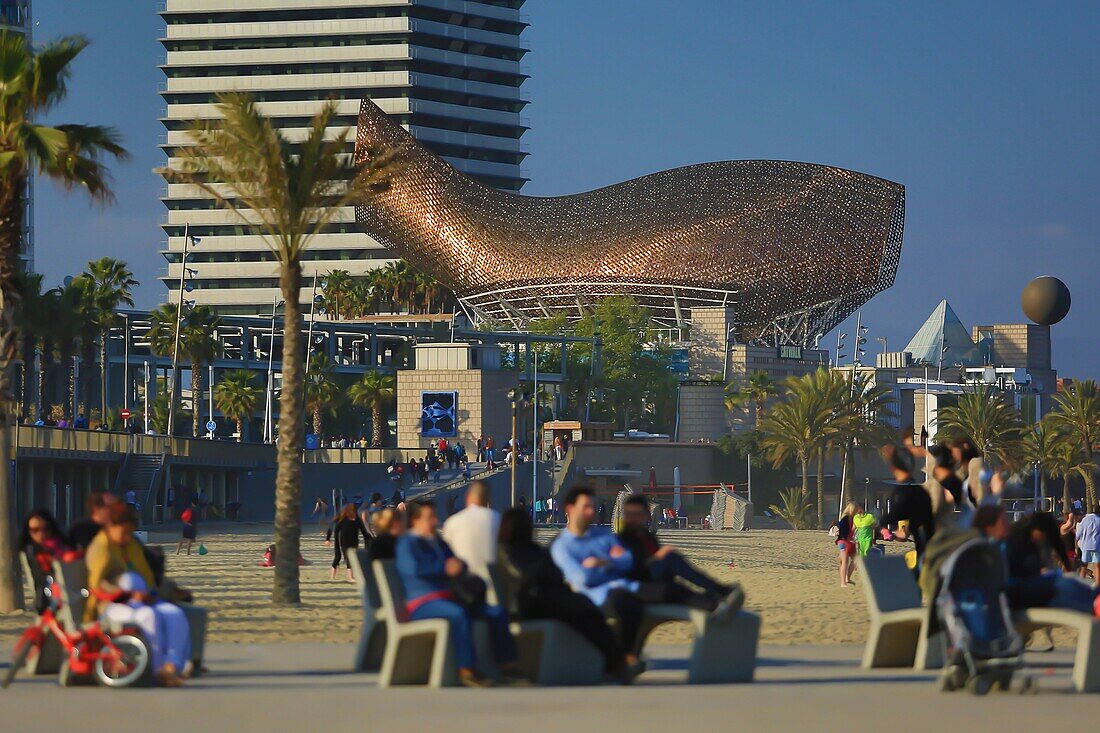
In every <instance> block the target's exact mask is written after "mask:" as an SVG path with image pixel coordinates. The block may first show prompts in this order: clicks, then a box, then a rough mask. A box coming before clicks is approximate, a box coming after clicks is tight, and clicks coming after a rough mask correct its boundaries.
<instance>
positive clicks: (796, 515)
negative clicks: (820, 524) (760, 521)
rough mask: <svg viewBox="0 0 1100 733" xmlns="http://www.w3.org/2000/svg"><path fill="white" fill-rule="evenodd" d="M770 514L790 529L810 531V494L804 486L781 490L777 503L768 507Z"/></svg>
mask: <svg viewBox="0 0 1100 733" xmlns="http://www.w3.org/2000/svg"><path fill="white" fill-rule="evenodd" d="M769 508H770V509H771V512H772V514H774V515H775V516H777V517H779V518H780V519H782V520H783V521H784V522H786V523H787V524H789V525H791V529H810V528H812V527H813V526H814V524H813V521H814V519H813V511H814V508H813V505H812V504H811V503H810V492H809V491H808V490H807V489H806V487H805V486H791V487H790V488H786V489H781V490H780V492H779V503H778V504H772V505H771V506H770V507H769Z"/></svg>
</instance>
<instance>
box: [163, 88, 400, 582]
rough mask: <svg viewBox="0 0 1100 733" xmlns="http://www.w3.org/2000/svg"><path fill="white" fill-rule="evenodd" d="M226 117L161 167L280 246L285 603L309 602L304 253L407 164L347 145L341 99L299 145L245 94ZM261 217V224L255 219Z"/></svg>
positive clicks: (207, 125) (279, 549) (280, 563)
mask: <svg viewBox="0 0 1100 733" xmlns="http://www.w3.org/2000/svg"><path fill="white" fill-rule="evenodd" d="M217 108H218V112H219V114H220V119H217V120H202V121H198V122H196V123H195V124H194V125H193V126H192V127H191V137H192V139H193V141H194V143H195V144H194V145H191V146H187V147H184V148H182V149H181V150H180V151H179V153H178V158H177V160H178V167H176V168H168V169H162V171H161V172H162V174H163V175H164V176H165V178H166V179H167V180H169V181H171V182H178V183H190V184H193V185H195V186H197V187H199V189H201V190H202V191H203V192H204V193H205V194H206V195H208V196H210V197H211V198H213V199H214V200H215V201H216V202H217V203H219V204H220V205H222V206H225V207H227V208H229V209H231V210H232V211H234V212H236V213H237V214H238V215H239V216H240V218H241V219H242V221H244V222H245V223H246V224H248V225H249V226H252V227H253V228H254V229H255V231H256V232H257V234H259V235H260V236H261V237H263V238H264V239H265V240H266V242H267V244H268V245H269V246H270V247H271V248H272V250H273V251H274V252H275V253H276V256H277V257H278V260H279V286H280V289H281V290H282V298H283V300H284V301H285V302H286V311H285V315H284V318H283V323H284V324H285V327H284V332H283V354H282V372H283V389H282V391H281V393H280V395H279V400H280V414H279V442H278V470H277V473H276V479H275V552H276V563H275V582H274V588H273V593H272V600H273V601H274V603H276V604H297V603H300V602H301V592H300V589H299V582H298V578H299V571H298V555H299V546H300V541H301V529H302V527H301V507H300V505H301V479H302V465H301V451H302V439H303V424H302V401H303V397H304V395H303V390H302V386H303V385H302V380H303V374H302V372H303V369H302V356H303V354H304V350H303V348H302V333H301V312H300V305H299V299H300V297H301V286H302V265H301V258H302V253H303V252H304V250H305V249H306V247H308V246H309V244H310V242H311V241H312V239H313V238H314V236H316V235H317V234H318V233H320V232H323V231H324V230H325V228H326V227H327V226H328V225H329V223H331V222H332V220H333V218H334V217H335V216H336V215H337V212H339V211H340V210H341V209H342V207H344V206H347V205H351V204H356V203H361V202H363V201H365V200H367V199H368V198H370V197H371V196H372V195H374V194H376V193H379V192H381V191H384V190H385V189H387V188H388V187H389V181H390V177H391V176H392V174H393V172H394V171H395V170H396V168H397V166H398V165H399V160H400V153H399V152H398V151H397V150H393V149H368V150H361V151H359V152H358V153H357V158H359V160H357V161H356V163H355V164H354V165H353V164H351V163H350V162H349V161H348V160H347V156H346V155H345V153H344V150H345V148H346V147H347V142H348V133H349V131H348V130H347V129H346V128H344V129H340V130H337V131H336V133H335V134H332V130H331V129H330V128H331V126H332V122H333V117H334V116H335V115H336V104H335V103H334V102H329V103H326V104H325V105H324V106H323V107H322V108H321V111H320V112H318V113H317V114H316V115H315V116H314V117H313V119H312V121H311V122H310V125H309V132H308V133H307V134H306V136H305V139H304V140H302V141H301V142H299V143H292V142H290V141H289V140H287V138H286V137H284V136H283V133H282V131H281V130H280V129H278V128H277V127H276V126H275V124H274V123H273V122H272V121H271V120H270V119H269V118H267V117H266V116H264V114H263V113H262V112H261V111H260V108H259V107H258V106H257V104H256V102H255V101H253V100H252V98H251V97H249V96H248V95H246V94H241V93H236V92H230V93H225V94H221V95H219V96H218V105H217ZM253 222H255V224H253Z"/></svg>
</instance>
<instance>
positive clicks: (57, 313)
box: [48, 278, 91, 415]
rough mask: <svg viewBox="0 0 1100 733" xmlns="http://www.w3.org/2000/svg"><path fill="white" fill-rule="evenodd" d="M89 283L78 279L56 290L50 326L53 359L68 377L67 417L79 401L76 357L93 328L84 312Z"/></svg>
mask: <svg viewBox="0 0 1100 733" xmlns="http://www.w3.org/2000/svg"><path fill="white" fill-rule="evenodd" d="M86 287H87V281H86V280H82V279H80V278H75V279H74V280H73V281H72V282H70V283H69V284H68V285H66V286H64V287H62V288H57V289H55V292H56V293H57V295H56V299H55V300H54V302H53V311H52V313H51V314H50V315H51V319H52V320H51V322H50V326H49V331H48V333H49V336H50V341H51V343H52V345H53V352H54V353H53V357H54V358H56V359H57V362H58V363H59V364H60V366H61V368H62V369H63V370H65V373H66V374H67V375H68V376H67V378H66V381H67V383H68V385H69V390H68V399H67V400H66V401H65V410H64V412H65V414H66V415H67V414H68V413H69V410H71V409H72V406H73V403H74V402H76V401H77V388H78V385H77V375H76V357H77V356H78V355H79V354H80V353H81V352H83V351H84V345H85V344H86V343H87V342H88V341H89V339H87V338H86V334H87V332H88V330H89V329H90V328H91V324H90V321H89V314H88V311H87V310H86V309H85V305H86V304H87V298H86V295H85V289H86Z"/></svg>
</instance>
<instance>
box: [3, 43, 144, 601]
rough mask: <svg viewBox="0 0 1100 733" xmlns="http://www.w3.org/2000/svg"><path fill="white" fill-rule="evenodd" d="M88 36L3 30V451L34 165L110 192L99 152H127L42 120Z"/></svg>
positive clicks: (12, 569)
mask: <svg viewBox="0 0 1100 733" xmlns="http://www.w3.org/2000/svg"><path fill="white" fill-rule="evenodd" d="M87 45H88V42H87V41H86V40H84V39H83V38H79V37H70V38H62V39H61V40H59V41H56V42H52V43H46V44H44V45H40V46H37V47H34V48H32V47H31V46H30V45H29V44H28V39H27V38H26V37H25V36H24V35H23V34H21V33H9V32H8V31H6V30H5V31H3V32H0V455H3V456H9V455H11V454H12V451H11V429H12V428H11V426H12V425H13V424H14V422H15V421H14V419H13V418H14V417H15V415H14V412H15V390H14V385H13V382H14V373H15V368H14V367H15V361H16V359H17V358H18V356H19V349H18V343H17V341H18V338H19V329H18V325H17V324H18V318H19V309H20V307H19V303H20V301H19V295H20V289H19V282H18V280H17V277H18V273H19V271H20V269H21V266H20V262H19V254H20V249H21V244H22V240H23V231H24V224H25V218H26V215H27V205H26V203H27V202H26V193H27V181H28V179H29V177H30V175H31V173H32V172H35V173H37V174H38V175H39V176H41V177H43V178H49V179H51V180H53V181H56V182H57V183H60V184H61V185H62V186H63V187H65V188H66V189H74V188H79V189H81V190H83V191H84V192H86V193H87V194H89V195H90V196H91V197H92V198H93V199H95V200H98V201H103V202H105V201H109V200H110V199H111V189H110V175H109V173H108V171H107V168H106V167H105V165H104V163H103V159H104V157H108V156H110V157H115V158H122V157H125V155H126V152H125V151H124V150H123V148H122V146H121V145H119V143H118V136H117V135H116V134H115V132H114V130H111V129H110V128H106V127H99V126H95V125H74V124H67V123H61V124H50V125H47V124H43V122H42V120H43V119H44V118H46V117H53V115H52V114H51V112H53V111H54V110H55V109H56V108H57V107H58V105H59V104H60V103H61V102H62V101H63V100H64V99H65V97H66V95H67V93H68V91H69V86H68V82H69V77H70V74H71V73H72V69H71V64H72V62H73V60H74V59H75V58H76V57H77V55H78V54H79V53H80V52H81V51H82V50H84V48H85V46H87ZM11 481H12V479H11V472H10V471H0V612H7V611H12V610H15V609H17V608H19V607H21V606H22V589H21V588H19V587H18V585H17V583H16V577H17V569H16V565H15V555H14V552H13V548H14V546H15V538H14V537H13V536H12V528H13V527H15V517H13V516H12V513H11V512H12V507H14V505H15V502H14V501H13V498H12V487H11Z"/></svg>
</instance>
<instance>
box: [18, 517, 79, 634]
mask: <svg viewBox="0 0 1100 733" xmlns="http://www.w3.org/2000/svg"><path fill="white" fill-rule="evenodd" d="M19 550H20V552H22V553H23V554H25V555H26V556H27V564H28V565H29V566H30V569H31V580H32V581H34V607H35V610H36V611H38V613H42V612H43V611H44V610H46V606H47V603H46V578H47V577H49V575H50V574H51V573H52V572H53V563H54V560H70V559H74V558H75V557H76V554H75V553H74V552H73V551H72V550H71V549H70V548H69V547H68V546H67V545H66V544H65V538H64V537H63V536H62V534H61V527H60V526H59V525H58V524H57V520H56V519H54V516H53V515H52V514H50V513H49V512H48V511H46V510H45V509H35V510H34V511H33V512H31V513H30V515H29V516H28V517H27V519H26V521H25V522H23V534H22V536H21V537H20V539H19Z"/></svg>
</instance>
